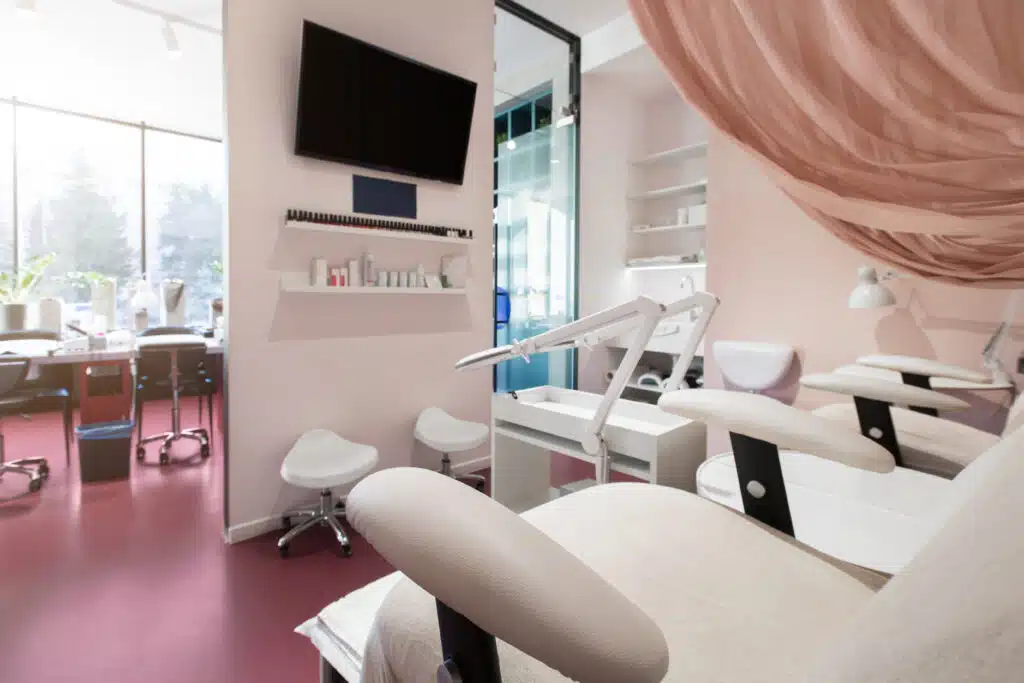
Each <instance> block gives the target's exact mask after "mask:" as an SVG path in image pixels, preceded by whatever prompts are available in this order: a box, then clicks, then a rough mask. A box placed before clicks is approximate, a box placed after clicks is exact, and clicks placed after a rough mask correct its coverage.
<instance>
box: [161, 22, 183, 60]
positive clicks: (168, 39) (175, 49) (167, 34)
mask: <svg viewBox="0 0 1024 683" xmlns="http://www.w3.org/2000/svg"><path fill="white" fill-rule="evenodd" d="M163 34H164V44H165V45H166V46H167V55H168V56H169V57H170V58H171V59H178V58H179V57H181V45H180V44H179V43H178V34H177V33H175V32H174V26H173V25H172V24H171V22H170V21H168V20H167V19H164V27H163Z"/></svg>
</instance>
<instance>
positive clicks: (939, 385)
mask: <svg viewBox="0 0 1024 683" xmlns="http://www.w3.org/2000/svg"><path fill="white" fill-rule="evenodd" d="M834 372H837V373H839V374H841V375H858V376H860V377H875V378H877V379H884V380H888V381H890V382H902V381H903V378H902V377H901V376H900V373H899V372H897V371H895V370H883V369H882V368H876V367H870V366H867V365H856V364H855V365H843V366H841V367H838V368H836V369H835V371H834ZM931 384H932V389H941V390H951V389H955V390H960V391H1009V390H1010V389H1013V385H1012V384H1010V383H1009V382H989V381H986V382H965V381H964V380H962V379H952V378H950V377H932V380H931Z"/></svg>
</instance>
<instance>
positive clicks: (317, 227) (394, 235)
mask: <svg viewBox="0 0 1024 683" xmlns="http://www.w3.org/2000/svg"><path fill="white" fill-rule="evenodd" d="M285 227H287V228H291V229H293V230H307V231H310V232H331V233H338V234H341V235H360V236H362V237H380V238H383V239H394V240H416V241H419V242H438V243H441V244H461V245H469V244H470V243H471V242H472V241H473V240H472V239H464V238H462V237H440V236H437V235H423V234H420V233H416V232H402V231H400V230H378V229H373V228H353V227H350V226H347V225H327V224H324V223H308V222H305V221H285ZM371 289H373V288H371Z"/></svg>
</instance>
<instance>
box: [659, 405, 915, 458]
mask: <svg viewBox="0 0 1024 683" xmlns="http://www.w3.org/2000/svg"><path fill="white" fill-rule="evenodd" d="M658 407H659V408H661V409H662V410H664V411H666V412H669V413H673V414H675V415H682V416H683V417H687V418H690V419H691V420H700V421H702V422H706V423H708V424H713V425H717V426H719V427H723V428H725V429H727V430H729V431H730V432H735V433H737V434H744V435H746V436H750V437H753V438H755V439H760V440H762V441H767V442H768V443H773V444H775V445H776V446H778V447H779V448H783V449H793V450H797V451H803V452H805V453H813V454H814V455H817V456H819V457H822V458H827V459H829V460H835V461H836V462H841V463H843V464H845V465H849V466H851V467H857V468H859V469H865V470H870V471H872V472H891V471H892V470H893V468H894V467H895V466H896V464H895V462H894V460H893V457H892V454H890V453H889V451H887V450H885V449H884V448H883V447H882V446H879V445H878V444H877V443H875V442H874V441H872V440H870V439H868V438H866V437H864V436H861V435H860V434H858V433H857V432H855V431H853V430H845V429H836V428H835V423H834V422H831V421H829V420H826V419H824V418H821V417H818V416H816V415H812V414H811V413H808V412H806V411H803V410H799V409H797V408H793V407H792V406H788V405H786V404H785V403H782V402H781V401H777V400H775V399H773V398H770V397H768V396H762V395H760V394H748V393H744V392H739V391H724V390H722V389H685V390H682V391H672V392H669V393H666V394H663V395H662V397H661V399H659V400H658Z"/></svg>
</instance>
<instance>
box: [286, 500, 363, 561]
mask: <svg viewBox="0 0 1024 683" xmlns="http://www.w3.org/2000/svg"><path fill="white" fill-rule="evenodd" d="M344 516H345V505H344V503H338V505H337V506H335V504H334V495H333V494H332V493H331V490H330V489H324V490H323V491H321V492H320V504H319V505H317V506H316V507H314V508H309V509H299V510H293V511H290V512H287V513H285V514H284V515H283V516H282V517H281V521H282V522H283V524H284V528H285V529H287V530H288V532H287V533H286V534H285V535H284V536H282V537H281V538H280V539H278V541H277V552H278V554H280V555H281V557H288V545H289V544H290V543H291V542H292V541H293V540H295V537H296V536H298V535H299V534H301V533H302V532H304V531H307V530H309V529H312V528H313V527H315V526H326V527H329V528H330V529H331V531H333V532H334V537H335V538H337V539H338V544H339V545H340V546H341V552H342V554H344V555H345V557H352V545H351V544H350V543H349V542H348V536H347V535H346V534H345V530H344V529H342V528H341V520H342V519H343V518H344ZM296 522H297V524H296Z"/></svg>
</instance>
